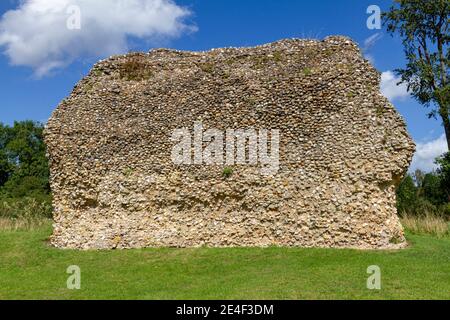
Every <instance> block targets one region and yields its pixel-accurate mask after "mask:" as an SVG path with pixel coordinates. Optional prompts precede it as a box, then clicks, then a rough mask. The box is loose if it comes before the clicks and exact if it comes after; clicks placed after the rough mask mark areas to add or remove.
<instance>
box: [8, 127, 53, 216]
mask: <svg viewBox="0 0 450 320" xmlns="http://www.w3.org/2000/svg"><path fill="white" fill-rule="evenodd" d="M45 152H46V147H45V144H44V141H43V126H42V125H41V124H39V123H35V122H33V121H23V122H15V123H14V125H13V126H12V127H10V126H6V125H3V124H0V203H2V207H0V214H1V215H5V212H6V211H8V210H9V209H8V210H6V209H5V208H7V207H8V208H13V207H15V208H19V207H22V208H28V207H29V203H28V202H26V203H24V202H23V201H28V200H25V199H32V200H33V201H36V202H37V203H38V204H39V205H43V206H48V205H49V203H50V186H49V169H48V161H47V158H46V155H45ZM5 201H6V203H7V205H6V206H5V205H3V204H4V203H5ZM30 201H31V200H30ZM5 210H6V211H5ZM13 211H14V210H13ZM37 211H38V212H41V211H40V210H37ZM8 212H11V210H10V211H8ZM17 212H19V211H17ZM46 215H47V214H46Z"/></svg>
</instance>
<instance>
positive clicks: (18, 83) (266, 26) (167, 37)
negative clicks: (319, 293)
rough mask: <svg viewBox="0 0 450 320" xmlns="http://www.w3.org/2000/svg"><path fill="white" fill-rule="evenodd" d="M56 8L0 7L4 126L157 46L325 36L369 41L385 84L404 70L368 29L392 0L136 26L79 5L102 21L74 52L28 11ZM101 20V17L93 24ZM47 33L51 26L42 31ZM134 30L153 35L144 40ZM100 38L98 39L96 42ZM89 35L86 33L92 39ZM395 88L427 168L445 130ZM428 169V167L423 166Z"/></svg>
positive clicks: (228, 3)
mask: <svg viewBox="0 0 450 320" xmlns="http://www.w3.org/2000/svg"><path fill="white" fill-rule="evenodd" d="M55 1H56V0H26V1H22V4H21V2H20V1H17V0H2V1H1V2H0V16H2V18H0V51H2V52H3V54H2V55H0V96H1V102H0V105H1V107H0V122H3V123H7V124H11V123H12V122H13V121H14V120H24V119H33V120H38V121H45V120H46V119H48V118H49V116H50V114H51V112H52V110H54V108H55V107H56V106H57V105H58V103H59V102H60V101H61V100H62V99H63V98H64V97H66V96H68V95H69V94H70V92H71V90H72V88H73V86H74V85H75V84H76V83H77V82H78V81H79V80H80V79H81V78H82V77H83V76H84V75H86V74H87V73H88V71H89V69H90V68H91V66H92V65H93V63H95V62H96V61H97V60H98V59H99V58H105V57H106V56H107V55H109V54H110V53H123V52H126V51H128V50H133V51H134V50H138V51H148V50H149V49H151V48H153V47H170V48H176V49H181V50H207V49H210V48H217V47H226V46H253V45H257V44H263V43H267V42H271V41H276V40H279V39H282V38H291V37H295V38H304V37H314V38H320V39H322V38H324V37H326V36H328V35H336V34H339V35H346V36H349V37H351V38H353V39H354V40H355V41H357V42H358V43H359V44H360V45H361V47H365V41H366V40H367V39H370V38H371V39H375V41H373V42H372V45H371V46H370V48H368V50H367V52H366V54H367V56H368V57H370V59H371V61H373V64H374V66H375V67H376V68H377V69H378V70H379V71H380V72H385V73H384V75H385V78H386V79H388V78H389V76H392V74H391V73H389V71H391V70H394V69H395V68H398V67H402V66H404V64H405V60H404V57H403V51H402V45H401V41H400V39H398V38H392V37H391V36H390V35H388V34H386V33H385V31H384V30H369V29H368V28H367V26H366V21H367V18H368V17H369V14H367V13H366V10H367V8H368V6H369V5H378V6H379V7H381V9H382V10H385V9H387V8H388V7H389V6H390V4H391V1H388V0H375V1H374V0H370V1H366V0H340V1H336V0H321V1H319V0H318V1H294V0H276V1H275V0H245V1H243V0H177V1H175V2H174V3H172V4H171V6H169V5H166V6H164V8H165V9H167V10H165V11H161V12H160V13H158V14H157V15H156V18H155V16H152V13H151V12H150V11H146V12H145V13H146V14H148V15H149V17H153V20H155V21H156V22H150V23H149V24H147V23H146V22H139V21H140V18H142V17H138V16H137V15H135V13H136V12H135V11H132V10H123V12H122V13H121V14H122V17H123V16H124V17H126V18H127V19H120V17H115V18H111V17H108V14H111V15H113V14H116V13H117V12H116V11H112V10H111V11H108V10H105V11H106V13H105V12H104V11H103V10H98V8H86V9H84V7H83V6H82V5H80V7H81V14H82V16H81V17H82V20H81V21H82V23H83V15H84V16H85V17H87V18H86V19H94V20H95V19H97V18H98V19H99V20H98V21H101V23H97V27H96V28H92V29H91V30H86V29H84V30H83V32H85V37H84V38H75V40H73V41H75V42H72V43H71V46H72V47H69V48H67V47H64V46H63V45H62V44H61V43H63V42H64V41H65V38H64V37H65V36H66V35H65V33H64V32H63V31H62V30H64V28H65V26H64V25H62V26H59V25H55V24H53V25H52V24H50V25H46V24H45V23H47V22H40V21H39V20H40V19H43V17H42V16H40V15H39V14H38V13H35V12H34V13H33V10H38V11H39V9H35V8H34V9H33V7H32V6H31V4H30V3H31V2H35V3H37V4H39V3H41V4H42V6H45V5H47V6H51V5H52V3H55ZM58 1H59V4H61V3H66V4H68V3H70V2H74V3H80V4H83V3H84V2H86V0H58ZM108 1H110V2H108ZM108 1H105V0H95V1H94V2H96V4H97V6H102V3H104V4H103V6H104V8H105V9H107V8H110V7H112V6H111V5H110V4H111V3H113V2H117V1H121V0H108ZM124 1H125V2H126V1H129V0H124ZM148 1H150V2H152V1H153V0H148ZM156 1H162V3H163V4H164V3H166V2H167V1H164V0H156ZM27 2H28V4H29V5H30V7H28V8H26V7H24V4H23V3H25V6H26V4H27ZM137 2H146V0H137ZM20 6H22V7H20ZM42 6H41V7H42ZM91 7H92V5H91ZM18 8H19V9H21V10H22V11H21V12H19V13H18V14H17V15H16V16H12V15H11V10H14V9H18ZM102 9H103V8H102ZM83 10H85V11H83ZM169 11H170V12H169ZM100 14H102V15H103V16H102V17H98V16H97V17H96V15H100ZM127 15H129V16H127ZM133 15H135V16H133ZM174 17H175V18H174ZM144 18H145V16H144ZM176 18H179V20H178V21H182V23H178V24H177V22H176V21H175V20H176ZM149 19H150V18H149ZM21 20H22V21H21ZM123 20H126V21H125V22H124V21H123ZM54 21H56V22H54V23H57V21H59V20H58V19H56V18H55V20H54ZM98 21H97V22H98ZM137 21H138V22H137ZM2 22H3V24H2ZM108 23H110V25H108ZM127 23H128V24H130V26H128V25H127ZM139 23H141V24H139ZM33 24H36V25H33ZM101 24H103V25H105V26H108V28H109V29H110V30H113V31H111V32H110V33H108V32H107V31H106V33H103V34H101V32H105V30H101V29H99V27H98V25H101ZM46 26H49V27H47V29H45V28H46ZM128 27H129V28H128ZM82 28H83V25H82ZM85 28H87V27H86V26H85ZM136 28H138V29H139V28H146V29H147V30H150V29H152V30H156V31H154V32H153V33H148V32H147V33H145V32H142V31H141V30H136ZM128 29H130V30H132V31H130V32H129V34H131V35H132V36H129V37H127V34H126V30H128ZM169 29H170V30H169ZM121 30H122V31H123V32H122V33H121ZM168 30H169V31H168ZM8 32H9V34H10V35H11V34H14V33H17V34H18V35H19V36H23V37H24V41H23V44H24V45H22V46H18V45H17V46H16V48H15V50H16V51H9V53H8V49H10V50H11V42H9V43H8V42H3V45H1V44H2V41H1V39H2V38H1V36H2V33H3V35H5V33H8ZM95 32H98V33H100V34H99V35H98V36H97V37H96V35H95ZM86 33H89V36H87V35H86ZM46 36H48V37H49V38H50V37H52V39H55V37H57V38H56V39H59V40H58V41H59V43H56V44H55V42H51V41H50V40H42V39H45V37H46ZM68 36H69V37H70V36H71V35H70V34H69V35H68ZM10 39H11V38H10ZM36 39H41V40H42V41H40V40H39V41H37V40H36ZM80 39H81V40H80ZM83 39H84V40H83ZM86 39H88V40H86ZM124 39H125V40H124ZM119 40H124V41H125V43H122V45H121V46H117V47H114V45H112V46H111V43H109V42H108V41H110V42H111V41H117V42H120V41H119ZM45 41H47V42H45ZM77 41H78V42H77ZM83 46H91V47H92V46H97V48H83ZM108 46H110V47H111V48H109V49H108V50H106V49H105V50H102V49H101V48H100V49H99V48H98V47H105V48H106V47H108ZM13 49H14V48H13ZM46 50H47V51H51V53H49V52H46ZM10 52H13V53H16V52H18V53H20V54H23V57H22V60H20V59H17V60H16V61H13V60H12V58H11V53H10ZM55 52H56V53H55ZM20 54H17V56H20ZM52 54H53V56H52ZM67 56H70V57H67ZM45 59H48V60H51V59H53V61H55V60H56V59H58V61H59V62H61V61H64V63H63V66H62V67H61V66H60V67H58V68H54V69H51V70H50V71H49V72H44V73H43V74H39V75H37V73H38V71H37V70H38V68H39V67H41V66H43V65H45V63H47V62H48V61H45ZM24 61H25V62H24ZM30 61H32V62H30ZM12 64H16V65H12ZM44 70H46V69H45V68H44ZM394 80H395V79H394ZM393 82H395V81H393V80H392V79H391V81H390V85H391V86H392V85H393ZM391 89H392V88H391ZM397 89H398V90H397ZM397 89H396V88H393V90H394V91H395V92H397V91H398V92H397V93H398V94H397V95H396V96H393V97H392V99H391V101H392V102H393V104H394V105H395V107H396V108H397V110H398V111H399V112H400V113H401V114H402V115H403V117H404V118H405V120H406V122H407V125H408V130H409V132H410V134H411V136H412V137H413V138H414V140H415V141H416V142H418V143H419V145H418V147H419V151H420V149H421V148H423V149H424V150H423V152H424V154H423V157H424V159H422V160H423V161H428V164H427V165H428V166H429V165H430V162H429V161H430V159H428V158H430V157H432V156H434V154H435V153H438V152H442V150H440V151H439V150H438V149H439V148H441V149H442V148H443V146H445V143H444V144H442V141H441V140H442V134H443V128H442V126H441V125H440V122H439V121H435V120H429V119H427V117H426V113H427V112H426V109H425V108H423V107H422V106H420V105H418V104H417V103H416V102H415V101H414V100H412V99H411V98H409V97H407V96H406V94H405V93H404V92H403V93H402V91H401V88H397ZM427 157H428V158H427ZM425 158H427V159H425ZM422 160H421V161H422ZM419 162H420V161H419ZM423 165H424V166H425V162H424V164H423ZM418 166H419V165H418ZM424 169H426V168H424Z"/></svg>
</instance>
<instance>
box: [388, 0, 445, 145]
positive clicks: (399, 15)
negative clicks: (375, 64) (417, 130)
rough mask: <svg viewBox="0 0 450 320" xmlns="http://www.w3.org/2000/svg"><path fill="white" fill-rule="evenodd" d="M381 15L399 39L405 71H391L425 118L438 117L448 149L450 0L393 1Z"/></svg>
mask: <svg viewBox="0 0 450 320" xmlns="http://www.w3.org/2000/svg"><path fill="white" fill-rule="evenodd" d="M394 2H395V4H394V5H393V6H392V7H391V8H390V11H389V12H385V13H383V20H384V24H385V26H387V31H388V32H389V33H391V34H397V33H398V34H399V35H400V37H401V38H402V40H403V45H404V48H405V54H406V59H407V61H408V63H407V65H406V68H404V69H397V70H395V71H396V73H397V75H399V76H401V81H402V83H406V84H407V85H408V91H410V92H411V94H412V95H413V96H414V97H415V98H416V99H417V100H418V101H419V102H420V103H421V104H423V105H425V106H431V107H432V110H431V112H430V113H429V117H437V115H439V116H440V118H441V119H442V124H443V126H444V129H445V134H446V137H447V144H448V148H449V150H450V118H449V114H450V85H449V81H450V75H449V65H450V51H449V42H450V35H449V21H450V0H430V1H428V0H395V1H394Z"/></svg>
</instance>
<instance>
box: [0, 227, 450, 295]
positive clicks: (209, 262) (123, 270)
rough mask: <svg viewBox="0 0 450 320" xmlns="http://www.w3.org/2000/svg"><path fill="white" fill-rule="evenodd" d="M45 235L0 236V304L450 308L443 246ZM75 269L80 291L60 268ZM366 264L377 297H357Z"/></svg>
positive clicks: (425, 240) (430, 242) (422, 239)
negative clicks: (292, 303)
mask: <svg viewBox="0 0 450 320" xmlns="http://www.w3.org/2000/svg"><path fill="white" fill-rule="evenodd" d="M50 233H51V227H50V226H48V225H47V226H44V227H39V228H37V229H36V230H33V231H0V299H449V298H450V238H441V239H437V238H433V237H431V236H419V235H409V236H408V239H409V241H410V243H411V247H410V248H408V249H405V250H400V251H357V250H335V249H300V248H292V249H289V248H267V249H260V248H235V249H208V248H200V249H168V248H166V249H143V250H125V251H98V252H95V251H87V252H82V251H72V250H58V249H55V248H51V247H49V246H48V245H47V244H46V239H47V238H48V236H49V235H50ZM69 265H78V266H80V268H81V290H68V289H67V288H66V280H67V277H68V276H69V275H68V274H66V269H67V267H68V266H69ZM369 265H378V266H380V268H381V272H382V275H381V283H382V288H381V290H378V291H377V290H376V291H372V290H368V289H367V288H366V280H367V277H368V275H367V273H366V269H367V267H368V266H369Z"/></svg>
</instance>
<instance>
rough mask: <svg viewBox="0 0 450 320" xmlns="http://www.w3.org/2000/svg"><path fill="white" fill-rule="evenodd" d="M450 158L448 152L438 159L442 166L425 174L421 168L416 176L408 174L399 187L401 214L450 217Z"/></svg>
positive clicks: (398, 197)
mask: <svg viewBox="0 0 450 320" xmlns="http://www.w3.org/2000/svg"><path fill="white" fill-rule="evenodd" d="M449 159H450V156H449V155H448V154H447V155H445V156H443V157H441V158H438V159H437V160H436V163H438V164H439V165H440V168H439V169H438V170H437V171H436V172H432V173H427V174H424V173H423V172H421V171H420V170H417V171H416V172H415V173H414V175H413V176H414V178H413V176H411V175H407V176H406V177H405V178H404V179H403V181H402V182H401V183H400V185H399V187H398V188H397V209H398V212H399V213H400V215H412V216H427V215H435V216H443V217H446V218H447V219H450V202H449V187H450V185H449V183H448V181H449V180H448V174H449Z"/></svg>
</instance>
